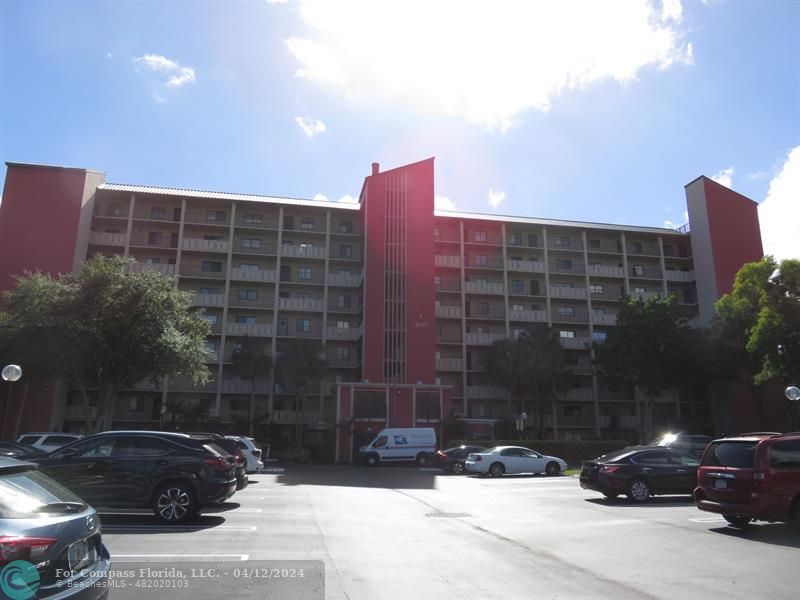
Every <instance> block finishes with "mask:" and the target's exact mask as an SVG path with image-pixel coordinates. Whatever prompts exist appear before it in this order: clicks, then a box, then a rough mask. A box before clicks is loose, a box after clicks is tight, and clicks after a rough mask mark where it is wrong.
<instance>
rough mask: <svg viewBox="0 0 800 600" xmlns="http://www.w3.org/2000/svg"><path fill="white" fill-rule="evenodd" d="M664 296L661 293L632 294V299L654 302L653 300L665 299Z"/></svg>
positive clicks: (634, 292)
mask: <svg viewBox="0 0 800 600" xmlns="http://www.w3.org/2000/svg"><path fill="white" fill-rule="evenodd" d="M663 296H664V295H663V294H662V293H661V292H637V291H633V292H631V298H635V299H637V300H644V301H645V302H647V301H648V300H652V299H653V298H663Z"/></svg>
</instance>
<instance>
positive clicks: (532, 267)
mask: <svg viewBox="0 0 800 600" xmlns="http://www.w3.org/2000/svg"><path fill="white" fill-rule="evenodd" d="M508 270H509V271H521V272H523V273H544V263H543V262H541V261H538V260H510V261H508Z"/></svg>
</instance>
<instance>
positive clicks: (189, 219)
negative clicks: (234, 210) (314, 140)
mask: <svg viewBox="0 0 800 600" xmlns="http://www.w3.org/2000/svg"><path fill="white" fill-rule="evenodd" d="M183 221H184V223H198V224H203V225H230V222H231V221H230V217H229V216H228V213H227V211H225V210H218V209H206V210H197V209H195V210H187V211H186V214H185V215H184V217H183Z"/></svg>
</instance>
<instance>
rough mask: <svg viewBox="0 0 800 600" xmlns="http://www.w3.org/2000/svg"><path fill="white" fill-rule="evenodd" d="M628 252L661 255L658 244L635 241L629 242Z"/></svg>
mask: <svg viewBox="0 0 800 600" xmlns="http://www.w3.org/2000/svg"><path fill="white" fill-rule="evenodd" d="M628 254H638V255H640V256H661V250H660V249H659V247H658V244H639V243H636V242H634V243H633V244H628Z"/></svg>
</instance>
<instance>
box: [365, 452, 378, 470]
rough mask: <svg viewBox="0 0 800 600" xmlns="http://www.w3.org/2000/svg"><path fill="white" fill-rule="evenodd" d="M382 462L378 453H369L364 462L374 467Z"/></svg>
mask: <svg viewBox="0 0 800 600" xmlns="http://www.w3.org/2000/svg"><path fill="white" fill-rule="evenodd" d="M379 462H380V459H379V458H378V455H377V454H367V457H366V458H365V459H364V463H365V464H366V465H367V466H368V467H374V466H376V465H377V464H378V463H379Z"/></svg>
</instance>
